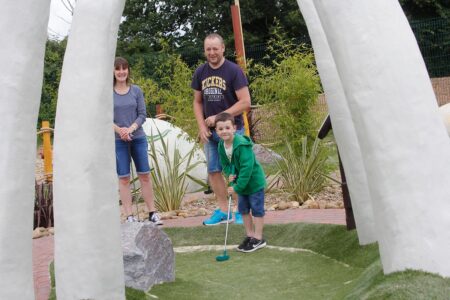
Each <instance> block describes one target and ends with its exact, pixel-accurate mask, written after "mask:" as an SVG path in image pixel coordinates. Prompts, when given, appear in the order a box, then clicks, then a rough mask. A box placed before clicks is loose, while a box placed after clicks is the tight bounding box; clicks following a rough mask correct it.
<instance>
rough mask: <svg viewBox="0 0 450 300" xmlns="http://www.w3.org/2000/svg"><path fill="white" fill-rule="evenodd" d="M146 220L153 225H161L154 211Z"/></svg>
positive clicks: (159, 218) (161, 222)
mask: <svg viewBox="0 0 450 300" xmlns="http://www.w3.org/2000/svg"><path fill="white" fill-rule="evenodd" d="M148 220H149V221H150V222H152V223H153V224H155V225H163V221H161V217H160V216H159V214H158V213H157V212H156V211H155V212H154V213H153V214H151V216H149V218H148Z"/></svg>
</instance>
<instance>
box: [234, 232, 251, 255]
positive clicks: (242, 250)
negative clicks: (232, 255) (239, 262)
mask: <svg viewBox="0 0 450 300" xmlns="http://www.w3.org/2000/svg"><path fill="white" fill-rule="evenodd" d="M251 239H252V238H251V237H249V236H246V237H245V239H244V240H243V241H242V243H240V244H239V246H238V247H237V249H236V250H237V251H241V252H244V249H245V248H246V247H247V245H248V243H249V242H250V240H251Z"/></svg>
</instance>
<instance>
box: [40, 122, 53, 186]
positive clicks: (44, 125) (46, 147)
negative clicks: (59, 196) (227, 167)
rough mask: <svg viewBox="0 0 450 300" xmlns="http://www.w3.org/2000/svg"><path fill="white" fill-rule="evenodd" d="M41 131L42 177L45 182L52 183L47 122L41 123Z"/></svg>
mask: <svg viewBox="0 0 450 300" xmlns="http://www.w3.org/2000/svg"><path fill="white" fill-rule="evenodd" d="M41 131H44V132H43V134H42V140H43V145H44V176H45V180H46V181H47V182H52V181H53V162H52V143H51V139H50V135H51V130H50V123H49V122H48V121H42V128H41Z"/></svg>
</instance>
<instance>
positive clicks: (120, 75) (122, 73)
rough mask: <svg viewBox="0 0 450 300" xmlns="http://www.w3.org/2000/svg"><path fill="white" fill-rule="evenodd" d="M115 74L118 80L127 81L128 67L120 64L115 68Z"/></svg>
mask: <svg viewBox="0 0 450 300" xmlns="http://www.w3.org/2000/svg"><path fill="white" fill-rule="evenodd" d="M114 76H115V77H116V81H117V82H126V81H127V78H128V68H124V67H123V66H118V67H116V68H115V69H114Z"/></svg>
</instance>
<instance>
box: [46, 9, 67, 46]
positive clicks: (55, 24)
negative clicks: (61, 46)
mask: <svg viewBox="0 0 450 300" xmlns="http://www.w3.org/2000/svg"><path fill="white" fill-rule="evenodd" d="M71 20H72V16H71V14H70V12H69V11H68V10H67V9H66V8H65V7H64V4H63V3H62V2H61V0H51V4H50V20H49V21H48V36H49V37H50V38H51V39H58V40H62V39H63V38H64V37H66V36H67V34H68V32H69V29H70V22H71Z"/></svg>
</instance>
